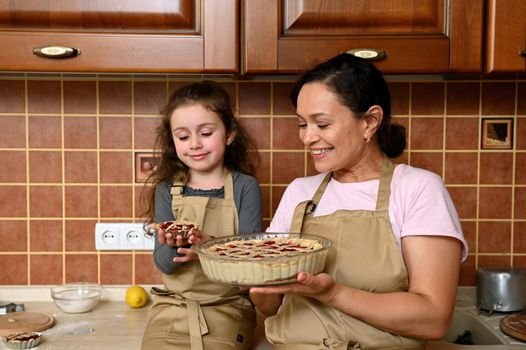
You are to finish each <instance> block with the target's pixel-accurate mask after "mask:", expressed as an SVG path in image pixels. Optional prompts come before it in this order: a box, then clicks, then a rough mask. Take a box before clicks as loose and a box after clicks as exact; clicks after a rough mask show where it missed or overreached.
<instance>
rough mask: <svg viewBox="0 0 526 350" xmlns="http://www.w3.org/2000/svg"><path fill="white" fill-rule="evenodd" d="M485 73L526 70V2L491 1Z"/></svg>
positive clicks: (522, 0) (515, 0)
mask: <svg viewBox="0 0 526 350" xmlns="http://www.w3.org/2000/svg"><path fill="white" fill-rule="evenodd" d="M487 12H488V14H487V23H486V30H487V35H486V40H487V44H486V72H487V73H497V72H502V73H506V72H524V71H526V52H525V50H526V1H524V0H489V1H488V8H487Z"/></svg>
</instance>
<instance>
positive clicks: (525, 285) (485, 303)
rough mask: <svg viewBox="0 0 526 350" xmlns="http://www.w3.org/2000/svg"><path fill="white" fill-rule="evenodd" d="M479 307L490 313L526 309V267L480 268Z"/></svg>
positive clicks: (478, 284) (478, 281)
mask: <svg viewBox="0 0 526 350" xmlns="http://www.w3.org/2000/svg"><path fill="white" fill-rule="evenodd" d="M477 307H478V309H479V311H480V310H486V311H488V312H489V313H490V314H491V313H492V312H494V311H499V312H513V311H521V310H524V309H526V269H522V268H480V269H478V270H477Z"/></svg>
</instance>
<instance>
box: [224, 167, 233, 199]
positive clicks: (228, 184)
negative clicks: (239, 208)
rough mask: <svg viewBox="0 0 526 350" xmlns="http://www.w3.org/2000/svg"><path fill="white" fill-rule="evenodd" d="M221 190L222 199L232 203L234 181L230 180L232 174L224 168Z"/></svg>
mask: <svg viewBox="0 0 526 350" xmlns="http://www.w3.org/2000/svg"><path fill="white" fill-rule="evenodd" d="M223 189H224V199H225V200H230V201H234V180H233V179H232V173H231V172H230V171H229V170H228V169H226V168H225V171H224V173H223Z"/></svg>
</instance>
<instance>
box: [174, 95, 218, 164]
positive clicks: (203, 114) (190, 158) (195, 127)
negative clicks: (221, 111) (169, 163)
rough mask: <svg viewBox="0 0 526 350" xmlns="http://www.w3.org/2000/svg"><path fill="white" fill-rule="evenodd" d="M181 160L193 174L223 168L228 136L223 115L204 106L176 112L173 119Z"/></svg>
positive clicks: (187, 107) (194, 105) (175, 140)
mask: <svg viewBox="0 0 526 350" xmlns="http://www.w3.org/2000/svg"><path fill="white" fill-rule="evenodd" d="M170 125H171V128H172V137H173V140H174V144H175V150H176V152H177V156H178V157H179V159H180V160H181V161H182V162H183V163H185V164H186V165H187V166H188V167H189V168H190V172H193V171H199V172H213V171H214V170H218V169H219V168H222V167H223V159H224V157H225V149H226V146H227V136H226V131H225V126H224V124H223V122H222V121H221V119H220V118H219V116H218V115H217V114H216V113H214V112H213V111H210V110H208V109H206V108H204V107H203V106H202V105H200V104H191V105H184V106H182V107H179V108H177V109H175V110H174V111H173V112H172V116H171V118H170Z"/></svg>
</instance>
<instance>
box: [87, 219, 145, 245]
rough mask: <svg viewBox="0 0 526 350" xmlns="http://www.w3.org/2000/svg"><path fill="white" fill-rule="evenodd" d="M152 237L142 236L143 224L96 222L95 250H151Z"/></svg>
mask: <svg viewBox="0 0 526 350" xmlns="http://www.w3.org/2000/svg"><path fill="white" fill-rule="evenodd" d="M153 247H154V237H150V236H146V235H145V234H144V229H143V224H134V223H126V222H110V223H108V222H98V223H96V224H95V248H96V249H97V250H153Z"/></svg>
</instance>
